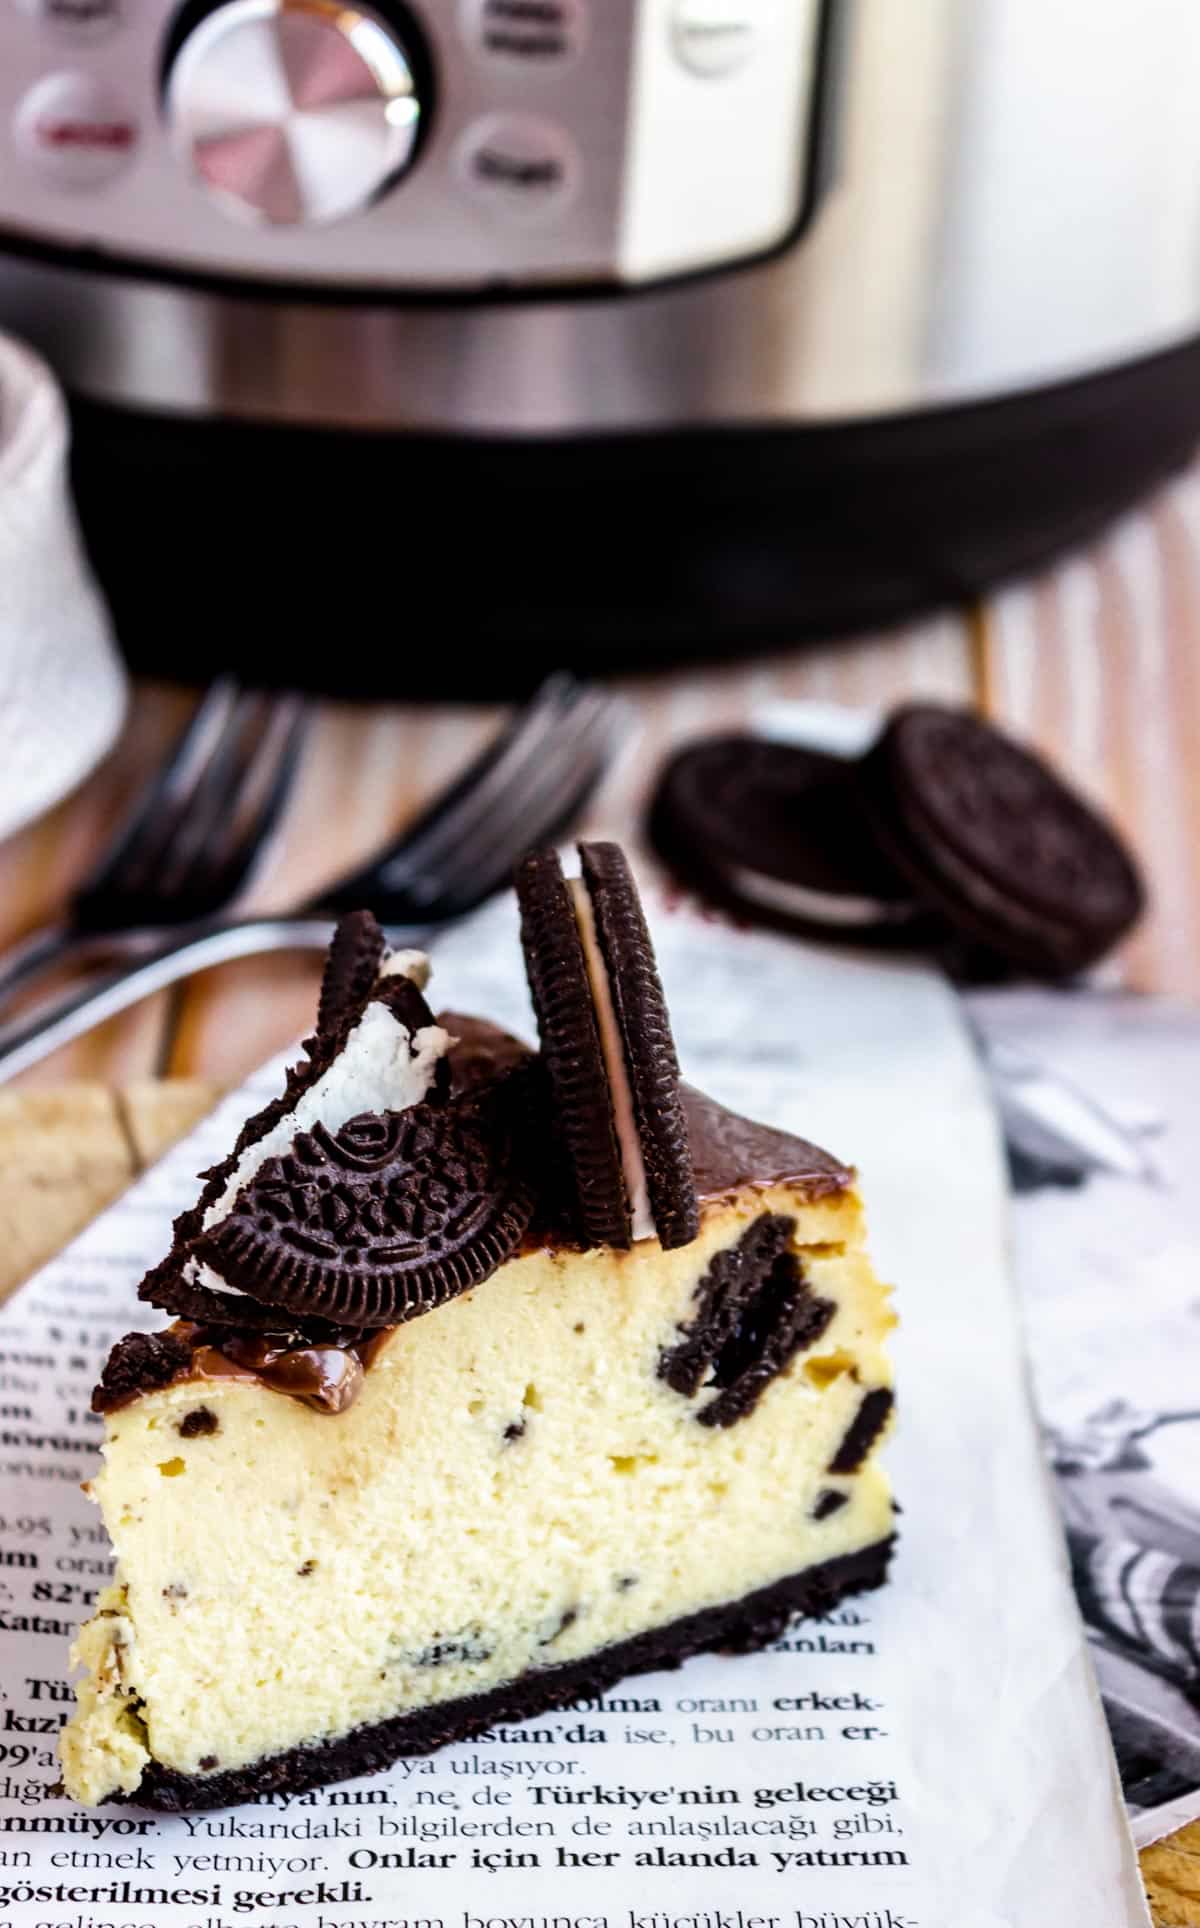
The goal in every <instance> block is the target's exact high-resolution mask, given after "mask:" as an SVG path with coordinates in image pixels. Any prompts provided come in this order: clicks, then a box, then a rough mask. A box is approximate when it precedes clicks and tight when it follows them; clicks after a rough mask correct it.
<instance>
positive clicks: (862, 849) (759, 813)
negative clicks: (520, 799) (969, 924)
mask: <svg viewBox="0 0 1200 1928" xmlns="http://www.w3.org/2000/svg"><path fill="white" fill-rule="evenodd" d="M649 829H650V836H651V838H652V840H653V842H654V846H655V848H656V849H657V851H658V853H659V855H660V856H661V857H662V858H663V860H664V862H665V863H667V864H668V865H669V866H670V868H671V869H672V870H673V871H674V872H675V874H676V876H678V877H679V878H680V879H681V880H682V881H683V882H684V883H685V884H687V885H689V886H690V887H691V888H692V889H694V890H697V891H699V893H700V894H701V895H702V896H704V897H708V898H710V899H712V900H713V901H714V902H716V903H719V904H721V905H723V906H724V908H726V909H727V910H730V911H732V912H733V913H734V915H735V916H742V917H745V918H747V919H749V920H751V921H753V922H758V923H767V924H773V925H777V926H779V927H780V928H782V929H785V930H797V931H801V932H804V933H806V934H815V935H817V936H826V937H836V936H839V935H844V936H846V937H854V938H858V939H865V938H870V939H871V940H872V941H881V942H887V941H888V940H904V941H912V940H913V939H914V937H915V936H916V934H917V932H918V930H919V927H920V925H921V924H922V922H923V921H925V922H927V921H928V913H927V912H926V911H924V910H923V909H922V907H921V905H920V904H919V903H918V901H917V898H916V895H915V893H914V892H913V889H912V887H911V885H910V884H909V883H908V882H907V880H906V879H905V877H904V876H903V874H902V873H901V872H900V871H899V870H898V869H897V868H896V866H895V865H894V864H893V863H892V862H891V861H890V860H889V859H888V857H887V856H886V855H885V854H884V852H883V851H882V849H881V848H880V846H879V843H878V840H877V839H876V837H875V834H874V831H873V830H872V828H871V824H870V821H869V820H868V818H867V817H866V815H865V814H864V810H863V804H862V799H861V796H860V792H859V784H858V765H857V763H856V762H855V761H853V760H852V759H850V758H848V757H842V756H830V755H828V754H826V753H825V752H824V751H821V750H813V749H808V748H805V747H803V746H801V745H799V744H792V743H776V742H772V741H770V740H768V739H767V738H763V737H753V736H740V735H733V736H715V737H708V738H705V739H704V740H703V741H702V742H699V743H691V744H688V745H687V746H686V747H685V748H684V749H682V750H680V751H678V752H677V753H676V755H675V756H673V757H672V758H671V760H670V762H669V763H668V764H667V765H666V767H665V769H664V770H663V772H662V775H661V776H660V778H659V780H658V784H657V787H656V789H655V793H654V799H653V802H652V804H651V806H650V822H649Z"/></svg>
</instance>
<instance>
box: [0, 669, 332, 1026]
mask: <svg viewBox="0 0 1200 1928" xmlns="http://www.w3.org/2000/svg"><path fill="white" fill-rule="evenodd" d="M307 718H308V711H307V705H306V704H305V702H304V701H303V699H302V698H301V697H299V696H295V695H284V696H280V697H273V696H268V695H266V694H264V693H262V692H255V691H252V690H243V689H241V688H240V687H239V685H238V683H237V682H236V681H235V679H234V678H233V677H231V676H223V677H221V678H219V679H218V681H217V682H215V683H213V684H212V685H211V687H210V688H209V690H208V691H207V693H206V695H205V696H204V698H203V700H202V701H201V703H200V704H199V706H198V708H197V709H196V711H195V713H194V715H193V716H192V718H191V720H190V722H189V723H188V724H187V726H186V728H185V729H184V730H183V731H182V733H181V734H180V735H179V737H178V738H177V739H176V741H175V742H174V744H173V745H172V746H171V749H170V750H169V751H168V753H167V755H166V757H165V758H164V759H163V762H162V763H161V765H160V766H159V768H158V769H157V770H156V771H155V773H154V775H153V776H152V777H151V778H150V779H149V781H148V782H147V783H146V784H144V785H143V787H142V789H141V790H140V791H139V793H138V795H137V797H136V798H135V800H134V802H133V805H132V808H131V809H130V811H129V813H128V815H127V817H126V819H125V821H124V823H123V824H122V825H121V827H120V829H119V830H118V831H117V834H116V836H115V837H114V838H113V840H112V842H111V843H110V845H109V847H108V849H107V850H106V851H105V852H104V854H103V855H102V856H101V858H100V860H99V862H98V863H97V864H96V865H95V867H94V868H93V869H92V870H91V871H90V872H89V873H88V875H87V876H86V877H85V878H84V880H83V882H82V883H81V884H80V885H79V886H78V887H77V889H76V890H75V891H74V893H73V895H72V897H71V900H70V902H69V904H68V906H67V910H66V914H65V916H64V917H63V918H62V920H61V921H60V922H59V923H57V924H49V925H47V926H45V928H44V929H42V930H38V931H34V932H32V933H31V934H30V935H29V936H28V937H26V938H24V939H23V940H22V942H21V943H20V944H19V945H17V946H16V947H15V948H14V949H13V950H11V951H9V952H8V954H7V955H6V956H4V957H0V1006H2V1005H3V1004H5V1003H6V1002H8V1000H9V999H10V998H11V997H12V996H13V994H14V993H15V992H17V991H18V990H21V989H23V988H25V987H26V986H27V985H28V984H29V983H30V981H31V980H32V979H33V978H34V977H36V976H38V975H40V973H41V972H43V971H47V970H50V969H51V968H52V967H53V966H55V965H57V964H62V963H66V962H68V961H72V962H74V961H86V960H87V959H89V958H92V957H96V956H99V955H103V954H104V953H106V952H113V951H116V952H117V953H118V954H123V955H131V954H133V953H134V952H135V951H137V950H141V951H145V950H148V949H153V948H154V947H155V946H156V945H158V944H161V943H162V941H163V939H164V938H165V937H166V936H167V935H168V934H169V932H170V931H171V930H173V929H175V928H177V927H178V926H180V925H192V924H196V923H197V922H199V920H200V919H202V918H206V917H213V916H215V915H216V914H217V913H218V912H219V911H222V910H225V909H226V908H227V907H228V906H229V905H230V904H232V903H233V902H234V901H235V900H236V898H237V897H238V895H239V893H240V892H241V890H242V889H243V887H244V885H245V884H246V882H247V880H248V878H249V877H250V874H251V872H252V871H253V869H254V868H255V866H256V865H257V863H258V862H259V860H260V858H261V857H262V855H263V853H264V851H265V849H266V847H267V844H268V842H269V840H270V837H271V835H272V833H273V831H274V830H275V828H276V825H277V824H278V822H279V818H280V815H281V813H282V811H283V806H284V804H285V802H286V801H287V797H288V793H289V791H290V789H291V786H292V779H293V778H294V776H295V774H296V766H297V764H298V762H299V758H300V751H301V748H302V745H303V739H304V731H305V727H306V724H307Z"/></svg>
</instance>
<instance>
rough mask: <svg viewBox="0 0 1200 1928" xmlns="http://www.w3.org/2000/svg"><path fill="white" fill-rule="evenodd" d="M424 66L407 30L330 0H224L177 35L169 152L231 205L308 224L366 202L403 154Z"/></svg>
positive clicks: (167, 100) (242, 215)
mask: <svg viewBox="0 0 1200 1928" xmlns="http://www.w3.org/2000/svg"><path fill="white" fill-rule="evenodd" d="M422 71H423V70H422V65H421V62H420V60H419V58H418V50H417V49H416V47H415V46H414V44H413V42H412V38H411V36H403V37H402V35H401V34H400V33H399V32H398V31H397V30H396V28H394V27H393V26H391V25H390V24H389V23H388V22H387V21H386V20H385V19H384V17H383V16H382V15H379V14H376V13H375V12H374V11H372V10H371V9H370V8H368V7H365V6H362V5H359V4H358V0H351V3H350V4H343V5H339V4H335V0H225V4H224V5H223V6H218V7H216V8H215V9H214V10H213V11H212V12H210V13H208V14H206V15H205V16H204V17H203V18H202V19H201V20H200V22H199V24H198V25H197V26H195V27H193V28H192V30H191V31H190V32H189V33H187V34H186V35H185V36H184V38H183V39H182V41H181V42H180V44H179V46H178V47H177V49H176V51H175V55H174V59H173V60H172V62H171V65H170V68H169V71H168V74H167V81H166V88H165V95H164V107H165V112H166V116H167V121H168V125H169V127H170V133H171V140H172V144H173V146H174V148H175V151H176V153H177V154H178V155H179V157H180V159H181V160H182V161H183V163H184V165H185V166H186V167H187V168H189V170H190V171H191V172H192V174H193V175H194V176H195V178H196V179H197V180H198V181H199V182H200V184H201V185H202V186H203V187H204V188H205V189H206V191H207V192H208V193H209V194H210V195H211V196H212V197H213V199H214V200H215V201H216V202H217V203H218V204H219V205H220V206H221V207H222V208H223V209H224V210H225V211H226V212H227V213H229V214H231V215H233V216H235V217H236V218H238V219H241V220H244V221H252V222H269V223H276V224H281V225H297V226H305V225H310V224H317V223H320V222H325V221H338V220H341V219H342V218H343V217H345V216H346V215H350V214H355V213H357V212H358V211H359V209H361V208H364V207H366V206H367V205H368V204H369V203H370V202H371V201H373V200H374V199H375V197H376V196H377V195H378V194H380V193H382V192H383V191H384V190H385V189H386V188H388V187H390V186H391V185H392V184H393V183H394V182H395V181H396V180H397V179H398V178H399V176H400V175H401V174H402V173H403V172H404V170H405V168H406V167H407V166H408V165H409V163H410V162H411V161H412V159H413V157H414V154H415V151H416V143H417V136H418V132H419V130H420V124H421V115H422V112H423V111H424V109H425V108H426V106H427V103H426V102H423V101H422V98H421V93H422V88H421V82H420V76H421V74H422Z"/></svg>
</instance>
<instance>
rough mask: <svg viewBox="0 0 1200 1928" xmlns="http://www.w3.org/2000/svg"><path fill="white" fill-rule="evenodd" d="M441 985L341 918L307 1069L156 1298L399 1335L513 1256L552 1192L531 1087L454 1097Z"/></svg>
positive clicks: (203, 1211)
mask: <svg viewBox="0 0 1200 1928" xmlns="http://www.w3.org/2000/svg"><path fill="white" fill-rule="evenodd" d="M427 976H428V968H427V964H426V960H425V959H424V958H423V957H422V956H421V955H420V954H419V953H417V952H400V953H396V954H394V955H392V954H389V953H388V952H387V951H386V948H385V946H384V943H383V938H382V933H381V932H380V931H379V927H378V925H377V924H376V923H375V920H374V918H373V917H371V916H370V913H369V912H359V913H353V914H351V915H350V916H348V917H345V918H343V919H342V921H341V923H340V924H339V925H338V928H337V931H336V933H335V936H334V940H333V944H332V946H331V949H330V955H329V960H328V963H327V966H326V972H325V978H324V982H323V984H322V989H321V999H320V1007H319V1015H318V1029H317V1032H316V1034H315V1036H314V1037H313V1038H311V1039H309V1040H308V1042H307V1044H306V1047H305V1051H306V1056H305V1059H304V1061H303V1062H302V1063H301V1064H300V1065H299V1066H297V1067H294V1068H293V1069H292V1070H291V1071H290V1072H289V1073H288V1077H287V1083H286V1087H285V1089H284V1092H283V1093H282V1095H281V1096H280V1097H279V1098H278V1099H276V1100H274V1101H273V1102H272V1103H271V1104H270V1105H268V1106H267V1107H266V1108H265V1109H264V1110H262V1111H260V1112H259V1113H257V1114H256V1116H254V1117H253V1118H251V1119H250V1120H249V1121H248V1123H247V1124H246V1125H245V1126H244V1127H243V1130H242V1132H241V1134H240V1136H239V1138H238V1141H237V1144H236V1145H235V1147H234V1150H233V1152H232V1153H231V1154H230V1156H229V1157H228V1158H227V1159H225V1160H223V1161H222V1163H221V1164H220V1165H218V1166H216V1167H215V1168H214V1169H213V1170H212V1171H210V1172H209V1173H208V1174H207V1183H206V1185H205V1188H204V1190H203V1192H202V1193H201V1196H200V1200H199V1202H198V1204H197V1205H196V1206H195V1207H194V1208H193V1209H192V1210H191V1211H189V1212H186V1213H184V1214H183V1216H182V1217H181V1218H180V1219H179V1220H178V1221H177V1223H176V1227H175V1241H174V1244H173V1246H172V1250H171V1252H170V1253H169V1254H168V1256H167V1258H166V1259H165V1260H164V1261H163V1262H162V1264H160V1265H158V1266H156V1267H155V1268H154V1270H153V1271H152V1272H151V1273H149V1274H148V1276H147V1278H146V1279H145V1280H144V1281H143V1283H142V1287H141V1296H142V1297H143V1298H145V1299H148V1300H149V1301H150V1302H151V1303H152V1304H154V1305H158V1306H161V1307H163V1308H164V1309H166V1310H168V1311H171V1312H174V1313H177V1314H181V1315H183V1316H184V1317H187V1318H189V1319H199V1320H202V1321H205V1322H206V1323H210V1324H217V1325H220V1326H241V1327H250V1328H254V1329H257V1330H260V1331H263V1330H265V1331H274V1330H277V1329H279V1328H280V1327H281V1326H287V1327H290V1326H292V1325H293V1324H294V1323H295V1321H297V1320H301V1321H309V1322H312V1321H315V1322H317V1323H318V1325H320V1324H322V1323H323V1324H326V1325H337V1326H348V1327H371V1326H380V1325H394V1324H397V1323H398V1322H400V1321H401V1320H403V1319H405V1318H408V1317H411V1316H412V1314H413V1313H414V1311H417V1310H420V1309H423V1308H424V1307H426V1306H428V1305H430V1304H433V1303H436V1302H437V1301H438V1299H439V1298H445V1297H449V1296H451V1295H452V1294H453V1293H455V1292H461V1291H465V1290H466V1289H467V1288H468V1287H469V1286H471V1285H473V1284H476V1283H478V1281H479V1280H480V1279H481V1278H485V1277H486V1276H487V1274H488V1273H489V1272H490V1271H492V1270H494V1269H495V1267H496V1266H497V1265H499V1264H501V1263H502V1262H503V1260H504V1259H505V1258H506V1257H507V1256H508V1255H509V1253H510V1252H512V1251H513V1250H515V1248H516V1246H517V1244H518V1243H519V1241H520V1239H521V1237H522V1235H523V1233H524V1231H525V1228H526V1226H527V1224H528V1222H529V1219H530V1216H531V1214H532V1210H533V1203H534V1197H535V1190H536V1184H535V1176H534V1174H533V1173H532V1172H531V1171H530V1169H529V1160H528V1157H527V1156H526V1152H527V1146H528V1142H529V1140H528V1134H527V1132H526V1130H525V1119H524V1107H525V1103H526V1093H525V1089H524V1086H525V1083H526V1078H525V1076H524V1075H523V1074H517V1073H514V1074H513V1075H512V1076H510V1077H508V1078H505V1079H500V1080H495V1081H493V1082H492V1084H491V1085H490V1086H489V1087H488V1089H487V1090H486V1091H483V1092H457V1093H452V1092H451V1091H450V1088H449V1078H448V1068H447V1064H446V1053H447V1051H448V1049H449V1046H450V1043H451V1038H450V1034H449V1032H447V1031H446V1030H445V1028H444V1027H443V1026H441V1025H439V1024H437V1023H435V1021H434V1018H433V1015H432V1013H431V1012H430V1010H429V1006H428V1005H427V1004H426V1002H425V999H424V996H423V995H422V992H421V989H420V988H419V987H420V985H421V984H423V983H424V982H425V981H426V979H427Z"/></svg>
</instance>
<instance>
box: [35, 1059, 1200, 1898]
mask: <svg viewBox="0 0 1200 1928" xmlns="http://www.w3.org/2000/svg"><path fill="white" fill-rule="evenodd" d="M216 1097H217V1090H216V1088H215V1087H214V1086H213V1085H211V1084H207V1083H204V1082H202V1081H200V1080H199V1079H190V1078H173V1079H166V1080H159V1079H152V1078H146V1079H142V1080H140V1081H139V1082H137V1083H135V1084H130V1085H125V1086H123V1087H121V1088H120V1089H114V1088H112V1087H110V1086H107V1085H99V1084H72V1085H59V1086H57V1087H54V1088H52V1089H48V1090H34V1091H28V1092H17V1091H11V1090H10V1091H3V1090H0V1300H2V1299H4V1298H6V1297H7V1296H8V1294H9V1293H10V1292H12V1291H13V1290H15V1288H16V1287H17V1286H18V1285H19V1284H20V1283H21V1281H22V1279H25V1278H27V1277H28V1275H29V1274H30V1273H31V1272H32V1271H34V1270H36V1268H37V1267H38V1266H39V1265H41V1264H42V1263H43V1262H44V1261H45V1260H46V1259H48V1258H51V1257H52V1256H53V1254H54V1253H55V1252H57V1251H58V1250H59V1249H60V1248H61V1247H62V1246H63V1245H65V1244H66V1243H67V1241H68V1240H69V1239H71V1238H73V1237H74V1235H75V1233H76V1232H78V1231H80V1230H81V1229H82V1228H83V1226H85V1225H86V1224H87V1222H88V1220H89V1219H91V1218H94V1217H95V1215H96V1213H97V1212H99V1211H101V1210H103V1208H104V1206H105V1205H107V1204H109V1203H110V1202H111V1200H112V1199H114V1198H116V1197H117V1195H118V1193H120V1192H121V1191H123V1190H124V1188H125V1186H126V1185H128V1184H129V1183H130V1181H131V1180H132V1179H133V1178H135V1177H136V1176H137V1174H138V1173H139V1172H141V1171H144V1170H145V1168H146V1166H147V1165H148V1164H150V1163H152V1162H153V1160H154V1159H155V1158H157V1157H158V1156H159V1154H160V1153H161V1152H163V1151H165V1150H166V1149H167V1146H168V1145H171V1144H173V1143H174V1142H175V1140H176V1139H177V1138H180V1137H182V1136H183V1134H184V1132H185V1131H187V1129H188V1128H189V1126H191V1125H193V1124H195V1122H196V1120H197V1119H198V1118H201V1117H203V1115H204V1113H205V1112H206V1111H207V1110H208V1109H209V1107H210V1106H211V1105H212V1104H213V1103H214V1101H215V1099H216ZM1140 1858H1141V1868H1142V1876H1143V1879H1144V1880H1145V1883H1146V1888H1147V1892H1148V1894H1149V1896H1150V1907H1151V1912H1152V1913H1153V1916H1154V1921H1155V1928H1200V1821H1196V1822H1193V1823H1192V1824H1191V1826H1190V1827H1186V1828H1182V1829H1181V1830H1180V1832H1179V1833H1178V1834H1176V1835H1173V1836H1172V1837H1171V1838H1170V1840H1168V1841H1161V1842H1159V1843H1158V1845H1157V1846H1156V1847H1153V1848H1147V1849H1146V1850H1145V1852H1144V1853H1143V1854H1142V1856H1141V1857H1140Z"/></svg>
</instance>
